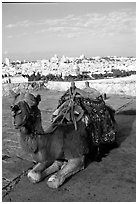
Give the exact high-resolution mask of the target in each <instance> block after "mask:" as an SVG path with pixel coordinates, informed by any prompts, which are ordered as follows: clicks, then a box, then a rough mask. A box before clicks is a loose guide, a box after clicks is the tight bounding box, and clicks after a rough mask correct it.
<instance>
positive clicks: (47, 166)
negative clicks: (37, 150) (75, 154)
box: [28, 161, 63, 183]
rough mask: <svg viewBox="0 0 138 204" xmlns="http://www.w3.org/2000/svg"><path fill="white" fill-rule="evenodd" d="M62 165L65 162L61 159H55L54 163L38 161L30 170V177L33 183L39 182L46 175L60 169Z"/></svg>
mask: <svg viewBox="0 0 138 204" xmlns="http://www.w3.org/2000/svg"><path fill="white" fill-rule="evenodd" d="M62 165H63V162H61V161H55V162H54V163H53V164H52V165H51V162H44V163H38V164H37V165H36V166H35V167H34V168H33V169H32V170H31V171H29V172H28V178H29V180H30V181H31V182H32V183H38V182H40V181H42V180H43V179H44V178H45V177H46V176H48V175H50V174H52V173H54V172H56V171H58V170H59V169H60V168H61V166H62Z"/></svg>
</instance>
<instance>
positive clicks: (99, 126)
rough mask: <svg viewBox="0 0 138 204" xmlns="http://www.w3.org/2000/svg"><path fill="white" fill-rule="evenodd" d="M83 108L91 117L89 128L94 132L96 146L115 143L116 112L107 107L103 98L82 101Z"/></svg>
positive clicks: (93, 137) (93, 138)
mask: <svg viewBox="0 0 138 204" xmlns="http://www.w3.org/2000/svg"><path fill="white" fill-rule="evenodd" d="M81 106H82V107H83V108H84V110H85V111H86V114H87V115H88V116H89V124H88V127H89V128H90V129H91V131H92V140H93V143H94V144H95V145H99V144H100V143H112V142H114V141H115V134H116V129H115V119H114V114H115V111H114V110H113V109H111V108H110V107H108V106H106V104H105V102H104V100H103V98H102V97H98V98H97V100H95V101H94V100H90V99H82V100H81Z"/></svg>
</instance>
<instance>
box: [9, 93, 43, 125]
mask: <svg viewBox="0 0 138 204" xmlns="http://www.w3.org/2000/svg"><path fill="white" fill-rule="evenodd" d="M11 94H12V97H13V103H12V105H11V111H12V116H13V124H14V126H15V128H16V129H19V128H21V127H23V126H26V125H28V126H29V124H30V126H31V124H34V123H35V120H36V118H37V117H38V115H39V112H40V111H39V109H38V107H37V106H38V104H39V102H40V101H41V97H40V95H37V96H36V97H35V96H34V95H33V94H30V93H18V94H16V93H14V92H12V93H11ZM40 117H41V115H40Z"/></svg>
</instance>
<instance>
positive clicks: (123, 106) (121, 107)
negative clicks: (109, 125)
mask: <svg viewBox="0 0 138 204" xmlns="http://www.w3.org/2000/svg"><path fill="white" fill-rule="evenodd" d="M132 102H133V99H132V100H131V101H129V102H127V103H125V104H124V105H122V106H120V107H119V108H118V109H117V110H116V111H115V112H116V114H117V113H119V111H120V110H121V109H123V108H125V107H126V106H127V105H129V104H131V103H132Z"/></svg>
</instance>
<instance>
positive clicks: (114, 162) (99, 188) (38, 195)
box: [3, 92, 136, 202]
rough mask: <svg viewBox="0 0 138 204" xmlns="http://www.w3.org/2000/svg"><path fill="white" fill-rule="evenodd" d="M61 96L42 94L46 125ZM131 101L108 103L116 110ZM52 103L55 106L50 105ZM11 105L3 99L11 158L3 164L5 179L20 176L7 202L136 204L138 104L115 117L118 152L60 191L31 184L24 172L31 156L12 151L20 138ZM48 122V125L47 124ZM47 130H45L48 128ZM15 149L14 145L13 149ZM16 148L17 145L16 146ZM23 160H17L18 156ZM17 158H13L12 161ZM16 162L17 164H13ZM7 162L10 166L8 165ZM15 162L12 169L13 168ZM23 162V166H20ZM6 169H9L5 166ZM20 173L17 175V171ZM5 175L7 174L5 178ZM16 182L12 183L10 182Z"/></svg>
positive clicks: (112, 99) (119, 99)
mask: <svg viewBox="0 0 138 204" xmlns="http://www.w3.org/2000/svg"><path fill="white" fill-rule="evenodd" d="M61 94H62V93H60V92H59V93H57V94H56V95H55V93H53V92H51V93H50V94H48V93H43V92H42V102H41V105H40V109H41V110H42V117H43V124H44V126H45V127H46V125H48V124H49V122H50V115H51V111H52V110H53V109H54V108H55V107H56V103H57V100H58V98H59V96H60V95H61ZM131 100H132V98H131V97H128V98H127V97H120V96H111V97H110V99H109V100H108V103H109V104H111V105H113V107H115V106H116V107H115V108H116V109H117V108H118V107H119V106H120V105H123V104H124V103H127V102H129V101H131ZM51 101H52V102H53V103H51ZM8 106H9V101H8V100H7V99H4V103H3V154H5V155H9V156H11V160H10V158H7V160H6V159H5V160H4V161H5V163H3V175H4V176H5V178H6V176H7V174H8V175H9V173H10V175H11V178H12V179H13V178H14V177H13V174H16V175H15V176H17V175H19V174H20V175H21V176H20V177H19V178H18V180H17V182H16V181H15V184H14V183H13V186H11V188H10V186H9V188H10V189H9V192H8V193H7V195H6V194H4V198H3V201H4V202H8V201H11V202H17V201H18V202H135V201H136V145H135V144H136V123H135V121H136V115H135V114H136V109H135V100H134V99H133V101H132V102H131V103H128V105H127V106H126V107H125V108H124V109H123V110H122V112H121V113H120V114H118V115H116V120H117V122H118V127H119V136H118V137H119V143H120V146H119V147H118V148H114V149H112V150H110V152H109V153H107V155H106V156H105V157H103V158H102V161H100V162H92V163H90V164H89V165H88V166H87V168H86V169H84V170H83V171H81V172H79V173H78V174H76V175H74V176H73V177H72V178H70V179H69V180H68V181H67V182H66V183H65V184H64V185H63V186H61V187H60V188H59V189H50V188H48V187H47V184H46V180H47V179H45V180H44V181H42V182H41V183H39V184H31V183H30V182H29V181H28V179H27V177H26V176H25V175H24V174H23V171H25V170H26V169H28V168H29V167H30V166H31V165H32V162H31V161H30V160H29V157H28V155H25V154H24V153H23V152H22V151H21V149H16V151H15V150H14V152H13V151H12V149H10V145H12V142H13V141H17V135H16V133H15V131H14V130H13V127H12V124H11V122H10V120H11V118H10V117H9V115H8V114H10V113H9V109H8ZM44 121H46V122H44ZM45 127H44V128H45ZM5 138H6V139H8V138H11V139H12V141H11V142H10V145H9V149H7V147H8V146H7V145H8V144H9V143H8V142H7V140H5ZM12 146H13V145H12ZM16 146H17V145H16ZM8 151H9V152H8ZM17 154H20V157H21V158H22V161H21V159H20V160H17V157H16V155H17ZM13 156H14V157H13ZM13 158H14V159H15V158H16V159H15V160H13ZM6 161H7V163H6ZM8 161H12V162H11V163H12V165H13V167H12V168H11V163H10V162H9V163H8ZM19 161H20V162H19ZM6 165H7V166H6ZM17 169H18V171H17ZM6 171H7V172H8V173H7V174H6ZM11 181H13V180H11Z"/></svg>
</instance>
